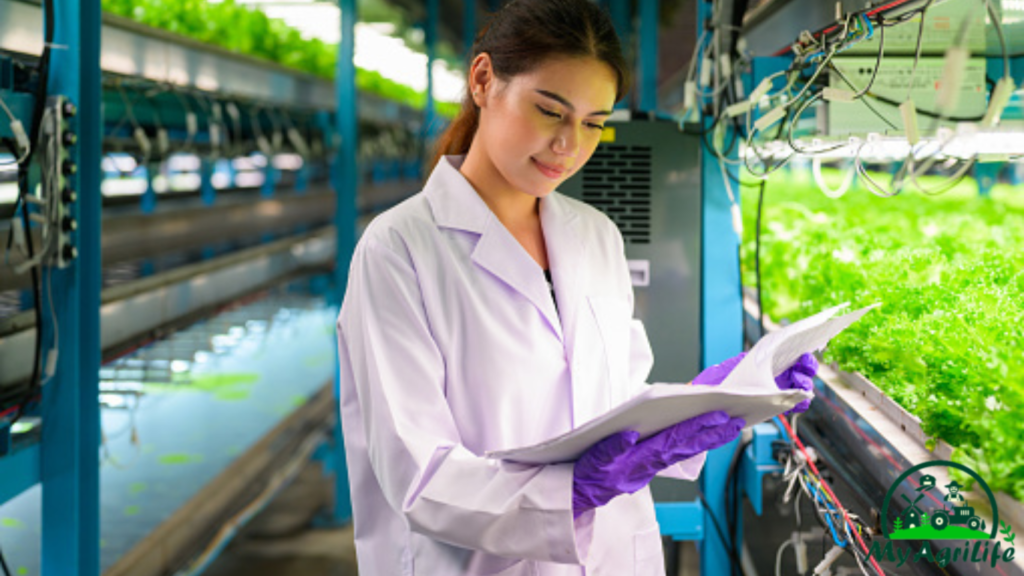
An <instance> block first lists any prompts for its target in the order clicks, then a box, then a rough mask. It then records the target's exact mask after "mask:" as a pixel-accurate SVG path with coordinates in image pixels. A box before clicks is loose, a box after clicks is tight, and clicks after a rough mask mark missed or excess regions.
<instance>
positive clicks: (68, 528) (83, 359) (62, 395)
mask: <svg viewBox="0 0 1024 576" xmlns="http://www.w3.org/2000/svg"><path fill="white" fill-rule="evenodd" d="M47 17H48V18H49V17H55V20H54V22H55V27H54V38H53V44H54V46H55V48H54V49H53V51H52V53H51V58H50V76H49V93H50V94H61V95H64V96H66V97H67V98H68V99H69V100H70V101H71V102H73V103H74V104H75V105H76V106H77V107H78V112H77V114H76V115H75V116H74V117H72V118H71V129H72V130H74V131H75V132H76V133H77V134H78V143H77V145H75V146H72V147H71V148H70V152H71V158H72V159H73V160H74V161H75V162H76V163H77V164H78V173H77V175H76V176H73V177H71V178H70V180H69V184H70V185H71V186H72V187H73V188H74V189H75V190H77V191H78V200H77V202H74V203H72V204H71V207H70V210H71V214H72V215H73V217H75V218H76V219H77V220H78V230H77V232H75V233H74V234H73V235H72V238H73V240H74V241H75V242H76V244H77V246H78V254H79V256H78V258H76V259H75V260H73V261H72V263H71V265H70V266H68V267H67V268H65V269H63V270H54V269H50V268H47V269H45V270H44V278H45V280H47V281H49V282H51V283H52V289H53V299H54V311H55V314H56V320H57V321H58V323H59V326H60V330H59V332H60V339H59V341H58V342H57V345H58V349H59V351H60V353H59V357H58V359H57V363H56V368H57V369H56V372H55V374H54V377H53V378H52V379H51V380H50V381H49V382H48V383H47V385H46V386H45V387H44V389H43V403H42V415H43V425H42V426H43V428H42V445H41V447H40V460H41V479H42V486H43V505H42V519H43V535H42V574H43V576H64V575H66V574H75V575H76V576H99V573H100V556H99V551H100V537H99V532H100V520H99V443H100V439H99V400H98V398H99V368H100V348H99V342H100V324H99V320H100V318H99V310H100V148H101V125H100V117H101V115H100V114H101V113H100V102H101V93H100V0H55V14H53V15H47ZM56 46H59V47H60V48H56ZM46 277H48V278H46ZM43 310H44V312H43V324H42V326H41V327H39V328H42V329H44V330H47V332H49V326H51V325H52V324H53V320H54V318H51V317H50V315H49V307H47V306H44V307H43ZM49 339H50V341H52V334H50V337H49ZM44 364H45V360H44Z"/></svg>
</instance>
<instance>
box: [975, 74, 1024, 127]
mask: <svg viewBox="0 0 1024 576" xmlns="http://www.w3.org/2000/svg"><path fill="white" fill-rule="evenodd" d="M1016 88H1017V87H1016V86H1014V85H1013V79H1012V78H1008V77H1005V76H1004V77H1002V78H1000V79H999V82H996V87H995V89H993V90H992V96H991V97H990V98H989V100H988V110H986V111H985V116H984V118H982V119H981V125H982V126H985V127H987V128H990V127H992V126H995V125H996V124H998V123H999V118H1000V117H1001V116H1002V115H1003V110H1004V109H1006V105H1007V104H1008V103H1009V102H1010V97H1011V96H1013V91H1014V90H1015V89H1016Z"/></svg>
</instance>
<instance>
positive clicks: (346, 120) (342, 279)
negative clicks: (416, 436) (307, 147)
mask: <svg viewBox="0 0 1024 576" xmlns="http://www.w3.org/2000/svg"><path fill="white" fill-rule="evenodd" d="M338 5H339V7H340V8H341V43H340V44H339V46H338V74H337V79H336V84H337V95H338V109H337V113H336V114H335V121H336V122H337V129H338V133H339V134H340V135H341V145H340V146H339V147H338V155H337V158H336V159H335V162H334V168H335V169H334V173H333V178H332V181H333V182H334V193H335V194H336V195H337V198H338V200H337V202H336V203H335V209H334V228H335V231H336V244H335V246H336V251H335V262H334V280H335V297H336V298H337V303H339V304H340V302H341V301H342V299H343V297H344V294H345V287H346V286H348V267H349V261H351V259H352V253H353V252H354V251H355V247H356V197H357V194H358V188H359V172H358V171H357V169H356V151H357V150H358V145H359V143H358V141H357V138H358V136H359V130H358V116H357V114H358V112H357V109H356V66H355V60H354V58H355V30H356V18H357V16H358V14H357V13H356V0H339V2H338ZM335 354H337V350H336V351H335ZM335 366H336V370H340V359H337V358H336V359H335ZM340 383H341V376H340V374H336V376H335V378H334V394H335V398H336V399H338V398H341V389H340ZM334 404H335V412H334V416H335V425H334V438H333V440H334V466H333V467H334V470H335V475H334V522H335V523H336V524H343V523H345V522H348V521H349V519H351V518H352V499H351V495H350V494H349V487H348V467H347V465H346V461H345V443H344V439H343V436H342V430H341V404H340V402H335V403H334Z"/></svg>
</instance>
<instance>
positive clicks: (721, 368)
mask: <svg viewBox="0 0 1024 576" xmlns="http://www.w3.org/2000/svg"><path fill="white" fill-rule="evenodd" d="M746 355H747V353H746V352H740V353H739V354H738V355H736V356H733V357H732V358H729V359H728V360H726V361H725V362H722V363H721V364H715V365H714V366H712V367H710V368H707V369H705V370H704V371H703V372H701V373H700V374H698V375H697V377H696V378H694V379H693V383H694V384H703V385H705V386H718V385H719V384H721V383H722V382H724V381H725V379H726V377H727V376H729V373H730V372H732V371H733V369H734V368H736V365H737V364H739V363H740V360H743V358H744V357H745V356H746Z"/></svg>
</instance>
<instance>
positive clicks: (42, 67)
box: [11, 0, 54, 424]
mask: <svg viewBox="0 0 1024 576" xmlns="http://www.w3.org/2000/svg"><path fill="white" fill-rule="evenodd" d="M45 5H46V6H45V13H44V19H45V24H46V26H45V28H46V29H45V42H44V45H43V54H42V56H41V57H40V59H39V65H38V67H37V76H38V78H37V83H36V102H35V109H34V110H33V113H32V129H31V133H30V134H31V139H32V142H33V146H32V147H31V149H30V150H29V153H28V155H27V156H26V157H25V161H24V162H22V163H21V164H19V165H18V195H19V198H20V199H21V200H22V208H21V219H22V224H23V226H24V228H25V244H26V247H27V251H28V258H29V260H31V259H32V258H34V256H35V247H34V246H33V242H32V227H31V224H30V220H29V217H28V216H29V214H28V211H29V204H28V202H26V201H25V197H26V196H28V195H29V194H30V190H29V183H28V180H29V166H31V165H32V156H33V155H34V154H35V151H36V148H37V147H38V146H36V145H35V144H36V143H38V141H39V132H40V127H41V125H42V119H43V111H44V109H45V108H46V95H47V91H48V89H49V75H50V45H51V44H52V43H53V33H54V32H53V30H54V10H53V0H46V2H45ZM15 156H17V154H15ZM30 273H31V276H32V296H33V299H34V307H35V319H36V342H35V353H34V355H33V361H32V376H31V379H30V380H29V388H28V391H26V393H25V396H24V399H23V400H22V401H21V402H20V403H19V405H18V412H17V414H16V415H15V416H14V418H13V419H12V421H11V424H14V423H16V422H17V421H18V420H20V419H21V418H22V416H24V415H25V409H26V407H27V406H28V404H29V402H31V400H32V398H33V396H35V395H36V394H37V393H38V391H39V388H40V381H39V361H40V357H41V356H42V350H43V318H42V317H43V300H42V291H41V289H40V282H39V270H38V267H36V266H33V267H32V269H31V271H30Z"/></svg>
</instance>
